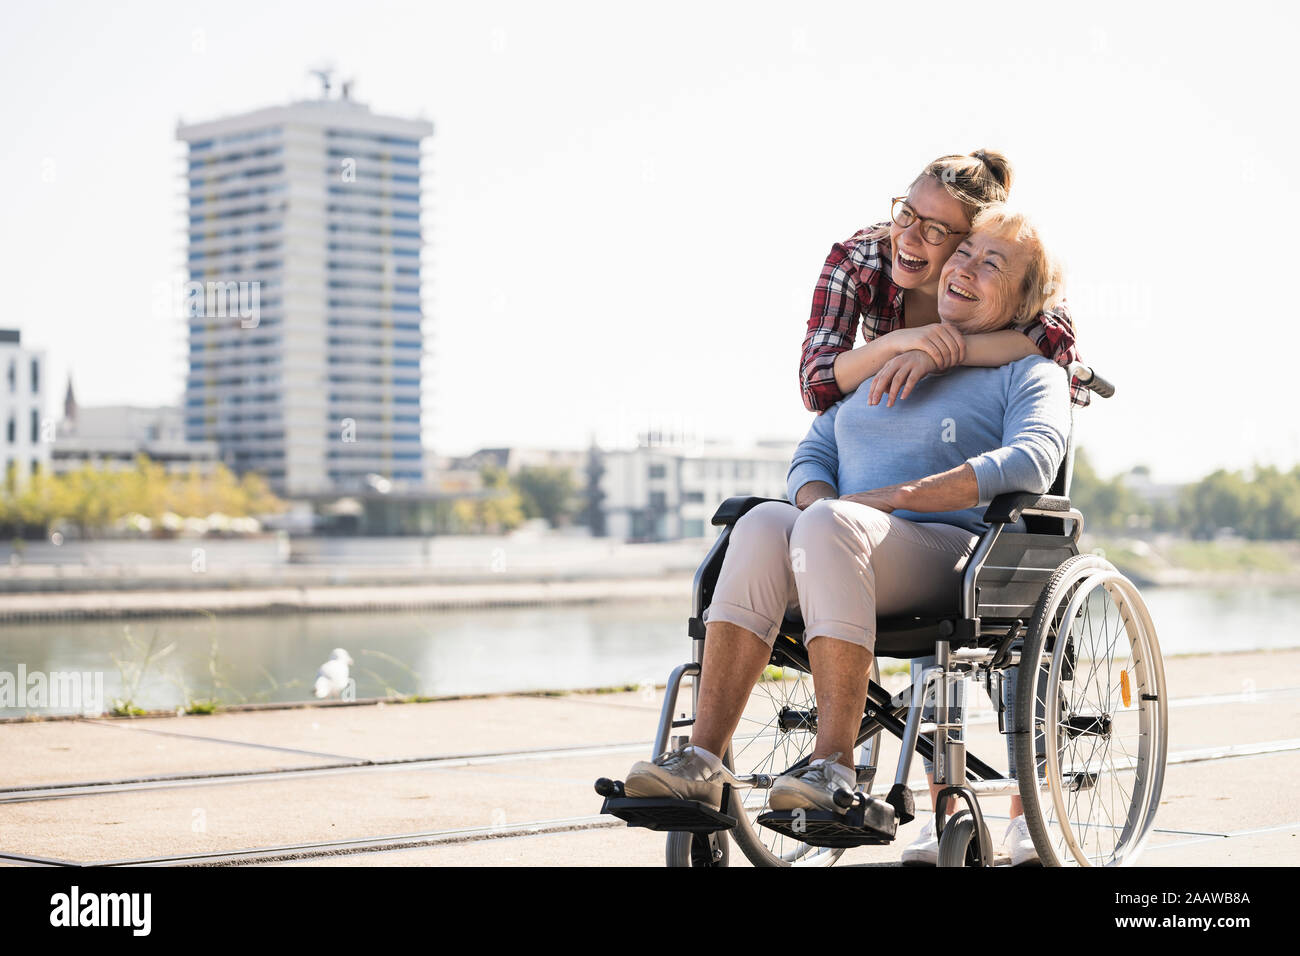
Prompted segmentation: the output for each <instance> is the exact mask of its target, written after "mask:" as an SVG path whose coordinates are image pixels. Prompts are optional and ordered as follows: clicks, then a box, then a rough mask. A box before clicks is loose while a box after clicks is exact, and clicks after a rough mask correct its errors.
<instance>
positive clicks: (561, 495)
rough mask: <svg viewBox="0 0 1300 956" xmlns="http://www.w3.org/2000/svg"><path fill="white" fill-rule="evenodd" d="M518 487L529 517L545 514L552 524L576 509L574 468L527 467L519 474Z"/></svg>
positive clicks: (541, 516) (540, 516)
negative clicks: (573, 504)
mask: <svg viewBox="0 0 1300 956" xmlns="http://www.w3.org/2000/svg"><path fill="white" fill-rule="evenodd" d="M514 485H515V487H516V488H517V489H518V490H519V497H520V499H521V500H522V503H523V509H524V515H525V516H526V517H528V518H545V519H546V521H547V522H548V523H549V524H550V526H551V527H552V528H554V527H557V526H558V525H559V524H560V523H561V520H562V519H564V518H567V517H568V516H569V515H570V514H571V513H572V510H573V507H572V502H573V493H574V480H573V469H571V468H564V467H559V466H555V467H546V466H539V467H527V466H525V467H523V468H520V469H519V473H518V474H517V475H515V480H514Z"/></svg>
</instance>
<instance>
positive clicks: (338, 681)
mask: <svg viewBox="0 0 1300 956" xmlns="http://www.w3.org/2000/svg"><path fill="white" fill-rule="evenodd" d="M353 663H354V661H353V660H352V658H351V657H349V656H348V652H347V651H345V650H344V649H343V648H341V647H336V648H334V651H333V653H331V654H330V659H329V660H327V661H326V662H325V663H324V664H322V665H321V666H320V670H318V671H317V672H316V696H317V697H321V698H324V697H338V696H340V695H341V694H342V693H343V689H344V688H345V687H347V686H348V668H349V667H350V666H352V664H353Z"/></svg>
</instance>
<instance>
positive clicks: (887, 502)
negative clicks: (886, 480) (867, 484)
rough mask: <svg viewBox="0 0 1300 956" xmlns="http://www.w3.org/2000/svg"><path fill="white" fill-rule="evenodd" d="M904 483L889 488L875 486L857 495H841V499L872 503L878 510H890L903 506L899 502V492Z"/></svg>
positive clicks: (862, 503)
mask: <svg viewBox="0 0 1300 956" xmlns="http://www.w3.org/2000/svg"><path fill="white" fill-rule="evenodd" d="M902 487H903V486H902V485H890V486H889V487H888V488H873V489H872V490H871V491H859V492H858V493H857V494H855V495H840V501H856V502H857V503H858V504H860V505H870V506H871V507H872V508H875V509H876V510H877V511H884V512H890V511H893V510H894V509H895V508H899V507H902V505H901V504H899V503H898V493H899V492H900V491H901V490H902Z"/></svg>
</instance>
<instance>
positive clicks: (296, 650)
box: [0, 588, 1300, 717]
mask: <svg viewBox="0 0 1300 956" xmlns="http://www.w3.org/2000/svg"><path fill="white" fill-rule="evenodd" d="M1143 596H1144V597H1145V598H1146V600H1147V604H1148V606H1149V607H1150V609H1151V614H1152V618H1153V620H1154V621H1155V625H1156V630H1157V632H1158V634H1159V638H1160V643H1161V647H1162V650H1163V652H1164V654H1165V656H1166V657H1170V656H1174V655H1178V654H1200V653H1213V652H1229V651H1246V650H1261V649H1275V648H1283V647H1298V646H1300V626H1297V622H1300V594H1297V593H1296V592H1294V591H1280V590H1265V589H1225V590H1212V589H1184V588H1164V589H1161V588H1148V589H1146V590H1145V591H1144V593H1143ZM688 613H689V610H688V602H687V601H686V600H685V598H683V600H681V601H676V600H669V601H639V602H637V603H636V604H635V605H629V604H623V603H609V604H598V605H573V606H567V607H533V608H507V609H493V610H463V611H440V612H432V611H412V612H392V613H383V614H376V613H368V614H302V615H281V616H237V617H228V618H224V619H217V620H215V621H211V620H208V619H206V618H199V619H180V618H177V619H150V620H138V621H131V622H123V621H58V622H41V623H31V624H12V625H6V626H5V627H4V628H3V629H0V690H3V686H2V682H3V680H4V678H3V676H2V672H8V673H9V674H16V673H17V669H18V665H19V664H21V665H23V666H24V667H25V669H26V672H27V673H28V674H32V673H34V672H41V673H45V674H49V673H51V672H56V671H62V672H69V671H81V672H91V673H100V674H102V675H103V676H102V682H103V691H104V696H105V698H106V700H107V701H108V702H111V701H112V699H113V698H118V697H123V696H130V697H131V698H132V699H133V701H134V703H135V704H136V706H139V707H142V708H145V709H162V708H167V709H171V708H175V707H178V706H183V705H184V704H185V703H186V702H187V701H188V700H194V699H205V698H216V699H218V700H219V701H220V702H221V703H223V704H234V703H243V702H258V701H303V700H309V699H311V697H312V694H311V688H312V684H313V683H314V681H315V677H316V669H317V667H318V666H319V665H320V664H321V663H322V662H323V661H325V660H326V658H328V657H329V654H330V651H331V650H332V649H333V648H335V647H342V648H345V649H346V650H347V651H348V652H349V653H350V654H351V656H352V658H353V659H354V660H355V661H356V666H355V667H354V668H353V669H352V676H353V678H354V679H355V680H356V696H358V697H378V696H387V695H393V694H420V695H425V696H449V695H456V694H487V693H506V692H511V691H537V690H568V689H574V688H589V687H606V686H621V685H640V684H642V683H643V682H646V681H653V682H655V683H663V681H664V680H665V678H666V677H667V675H668V672H669V671H670V670H671V669H672V668H673V667H674V666H676V665H677V664H680V663H682V662H683V661H685V660H688V659H689V656H690V644H689V640H688V638H687V636H686V618H687V616H688ZM128 632H129V634H130V636H131V640H128V638H127V636H126V634H127V633H128ZM150 640H156V642H157V647H159V648H162V647H164V646H166V645H168V644H174V645H175V646H174V649H173V650H171V651H170V653H168V654H167V655H166V656H164V657H163V658H161V659H160V660H158V661H157V662H156V663H153V664H151V665H150V666H149V667H148V668H147V669H146V670H145V671H144V672H143V673H142V674H141V675H140V677H139V680H138V683H137V686H136V687H135V689H134V692H133V693H131V694H129V695H127V694H126V693H125V691H124V686H125V685H129V684H130V683H131V675H132V672H133V670H134V669H138V666H139V664H140V663H141V661H142V659H143V653H142V650H141V648H142V646H143V645H145V644H147V643H148V642H149V641H150ZM131 641H134V642H135V644H134V646H133V645H132V643H131ZM214 650H215V657H214V656H213V653H214ZM115 659H116V661H118V662H121V666H122V668H124V669H125V671H126V680H124V679H123V675H122V673H120V668H119V665H118V663H115ZM655 696H656V698H657V695H655ZM3 703H5V702H3V701H0V716H4V717H13V716H21V715H22V714H24V713H25V712H27V709H25V708H21V707H16V706H12V705H11V706H2V704H3ZM9 703H11V704H12V702H9ZM59 711H63V712H67V711H68V708H66V707H65V708H47V709H45V710H42V711H41V712H59Z"/></svg>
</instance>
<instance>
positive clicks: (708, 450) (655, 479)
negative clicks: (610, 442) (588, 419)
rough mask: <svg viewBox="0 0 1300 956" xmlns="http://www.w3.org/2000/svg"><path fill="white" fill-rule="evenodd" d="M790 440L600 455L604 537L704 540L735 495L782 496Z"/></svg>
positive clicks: (650, 446) (649, 446)
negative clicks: (715, 516)
mask: <svg viewBox="0 0 1300 956" xmlns="http://www.w3.org/2000/svg"><path fill="white" fill-rule="evenodd" d="M795 445H796V443H795V442H785V441H762V442H758V443H757V444H755V445H752V446H743V447H742V446H736V445H729V444H725V443H722V442H707V441H706V442H691V443H684V444H658V443H652V442H648V441H646V440H644V439H643V440H642V441H641V443H640V444H638V446H637V447H636V448H631V449H618V450H612V451H607V452H604V453H603V455H602V456H601V457H602V465H603V474H601V476H600V490H601V511H602V514H603V516H604V530H605V535H606V536H608V537H612V538H620V539H622V540H625V541H670V540H674V539H678V538H709V537H714V536H715V535H716V534H717V531H718V529H716V528H714V527H713V526H712V525H710V524H709V519H710V518H711V517H712V516H713V513H714V512H715V511H716V510H717V508H718V505H720V504H721V503H722V502H723V501H724V500H725V499H727V498H729V497H731V496H733V495H759V496H761V497H764V498H784V497H785V479H786V474H787V472H788V471H789V467H790V459H791V458H792V457H793V455H794V449H795Z"/></svg>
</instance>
